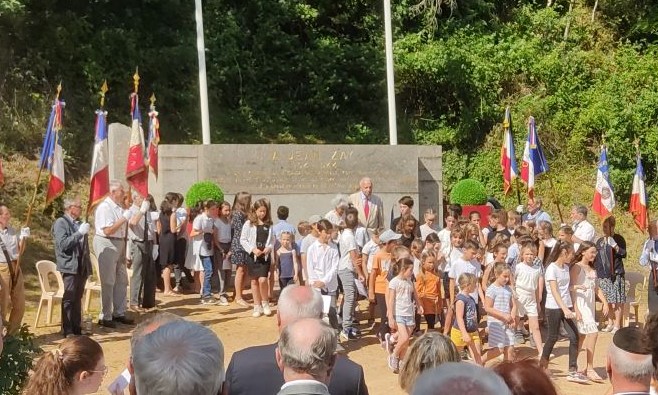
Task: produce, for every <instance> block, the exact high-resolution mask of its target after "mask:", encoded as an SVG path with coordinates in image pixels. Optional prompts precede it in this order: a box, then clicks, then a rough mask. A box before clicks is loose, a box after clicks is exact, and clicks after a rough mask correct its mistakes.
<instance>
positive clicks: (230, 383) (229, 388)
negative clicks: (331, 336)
mask: <svg viewBox="0 0 658 395" xmlns="http://www.w3.org/2000/svg"><path fill="white" fill-rule="evenodd" d="M276 316H277V325H278V328H279V332H281V331H282V330H283V328H284V327H285V326H286V325H288V324H290V323H292V322H294V321H296V320H299V319H301V318H321V317H322V297H321V296H320V294H319V293H318V292H315V291H314V290H312V289H311V288H309V287H303V286H298V285H289V286H287V287H285V288H284V289H283V291H282V292H281V296H280V297H279V304H278V306H277V315H276ZM276 347H277V345H276V344H268V345H264V346H255V347H249V348H246V349H244V350H241V351H238V352H236V353H234V354H233V356H231V361H230V362H229V365H228V369H227V370H226V382H225V383H224V391H223V394H224V395H251V394H259V395H276V394H277V392H278V391H279V389H280V388H281V386H282V385H283V384H284V379H283V374H282V373H281V371H280V370H279V367H278V366H277V362H276V357H275V350H276ZM255 378H256V379H255ZM329 393H331V394H332V395H368V387H367V386H366V383H365V379H364V376H363V368H362V367H361V366H360V365H359V364H357V363H354V362H352V361H350V360H349V359H348V358H346V357H344V356H342V355H339V356H337V358H336V364H335V365H334V368H333V371H332V373H331V377H330V379H329Z"/></svg>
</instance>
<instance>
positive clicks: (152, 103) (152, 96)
mask: <svg viewBox="0 0 658 395" xmlns="http://www.w3.org/2000/svg"><path fill="white" fill-rule="evenodd" d="M149 101H150V102H151V107H155V101H156V98H155V93H151V97H149Z"/></svg>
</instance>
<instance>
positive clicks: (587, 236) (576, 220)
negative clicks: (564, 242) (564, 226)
mask: <svg viewBox="0 0 658 395" xmlns="http://www.w3.org/2000/svg"><path fill="white" fill-rule="evenodd" d="M571 220H572V221H573V225H571V228H572V229H573V237H572V240H573V248H574V250H575V251H578V247H579V246H580V243H582V242H583V241H591V242H592V243H594V242H595V241H596V230H594V226H592V224H590V223H589V221H587V207H585V206H583V205H576V206H573V208H572V209H571Z"/></svg>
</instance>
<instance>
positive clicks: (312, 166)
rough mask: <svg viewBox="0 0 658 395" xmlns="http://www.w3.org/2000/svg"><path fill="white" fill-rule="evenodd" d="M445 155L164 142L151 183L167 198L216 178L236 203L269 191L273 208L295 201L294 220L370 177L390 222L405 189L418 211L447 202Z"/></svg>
mask: <svg viewBox="0 0 658 395" xmlns="http://www.w3.org/2000/svg"><path fill="white" fill-rule="evenodd" d="M441 157H442V151H441V147H440V146H411V145H401V146H395V147H392V146H379V145H265V144H253V145H252V144H222V145H219V144H218V145H206V146H204V145H160V150H159V158H160V163H159V168H160V175H159V178H158V180H157V181H156V180H153V179H152V180H151V181H152V182H151V183H150V185H149V186H150V191H151V193H152V194H153V195H154V197H155V199H156V202H159V201H160V200H161V199H162V197H163V196H164V194H165V193H167V192H169V191H177V192H182V193H185V191H187V189H188V188H189V187H190V186H191V185H192V184H193V183H195V182H197V181H200V180H211V181H214V182H216V183H218V184H219V185H220V186H221V187H222V189H223V190H224V192H225V194H226V199H227V200H228V201H229V202H232V200H233V195H234V194H235V193H237V192H239V191H248V192H250V193H251V194H252V195H253V196H254V198H259V197H262V196H266V197H268V198H269V199H270V200H271V202H272V206H273V210H276V207H277V206H279V205H286V206H288V207H290V213H291V214H290V218H289V221H290V222H293V223H297V222H298V221H300V220H302V219H307V218H308V217H309V216H311V215H312V214H320V215H324V214H325V213H326V212H328V211H330V210H331V209H332V207H331V204H330V202H331V199H332V198H333V197H334V196H335V195H336V194H337V193H345V194H350V193H353V192H355V191H356V190H358V182H359V180H360V179H361V178H362V177H364V176H368V177H370V178H371V179H372V180H373V184H374V193H375V194H377V195H379V196H380V197H381V198H382V200H383V201H384V210H385V217H386V223H389V221H390V212H391V208H394V213H393V216H394V217H395V216H397V215H398V211H397V200H398V199H399V198H400V197H401V196H403V195H410V196H412V197H413V198H414V200H415V201H416V207H415V208H414V212H415V215H417V216H418V218H420V217H421V216H422V215H419V213H423V212H424V211H425V209H427V208H429V207H432V208H434V209H439V208H440V207H441V205H440V202H442V201H443V188H442V161H441ZM439 220H440V221H441V220H442V219H441V218H439Z"/></svg>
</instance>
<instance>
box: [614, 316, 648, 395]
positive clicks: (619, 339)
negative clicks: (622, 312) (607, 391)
mask: <svg viewBox="0 0 658 395" xmlns="http://www.w3.org/2000/svg"><path fill="white" fill-rule="evenodd" d="M606 371H607V373H608V377H609V378H610V383H611V384H612V393H613V394H618V395H621V394H624V395H649V386H650V384H651V376H652V375H653V364H652V361H651V351H650V350H649V348H648V347H647V346H646V345H645V342H644V341H643V333H642V331H641V330H640V329H639V328H635V327H626V328H621V329H619V330H618V331H617V332H616V333H615V335H614V337H613V338H612V343H610V346H609V347H608V355H607V358H606Z"/></svg>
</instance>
